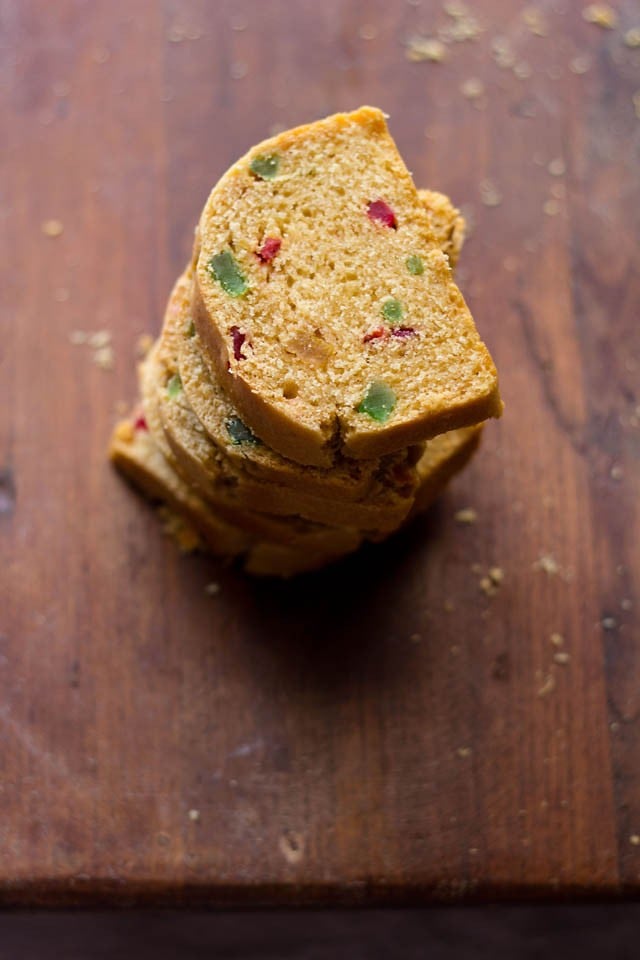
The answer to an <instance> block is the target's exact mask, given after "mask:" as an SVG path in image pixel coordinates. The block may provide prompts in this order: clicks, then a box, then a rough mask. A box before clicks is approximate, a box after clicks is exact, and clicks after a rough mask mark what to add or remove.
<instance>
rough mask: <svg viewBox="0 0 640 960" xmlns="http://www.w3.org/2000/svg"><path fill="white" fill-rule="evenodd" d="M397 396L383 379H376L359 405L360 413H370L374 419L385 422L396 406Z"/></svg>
mask: <svg viewBox="0 0 640 960" xmlns="http://www.w3.org/2000/svg"><path fill="white" fill-rule="evenodd" d="M396 403H397V397H396V395H395V393H394V392H393V390H392V389H391V387H390V386H389V385H388V384H386V383H384V382H383V381H382V380H374V381H373V383H370V384H369V386H368V387H367V392H366V393H365V395H364V397H363V398H362V400H361V401H360V403H359V405H358V408H357V409H358V413H366V414H368V415H369V416H370V417H371V419H372V420H377V421H378V423H385V421H386V420H388V419H389V417H390V416H391V414H392V413H393V411H394V410H395V408H396Z"/></svg>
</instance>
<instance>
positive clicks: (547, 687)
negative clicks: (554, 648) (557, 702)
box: [538, 673, 556, 697]
mask: <svg viewBox="0 0 640 960" xmlns="http://www.w3.org/2000/svg"><path fill="white" fill-rule="evenodd" d="M555 688H556V678H555V676H554V674H553V673H547V674H546V675H545V676H544V678H543V682H542V685H541V686H540V687H539V688H538V696H539V697H548V696H549V694H550V693H553V691H554V690H555Z"/></svg>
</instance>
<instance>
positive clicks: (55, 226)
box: [40, 220, 64, 237]
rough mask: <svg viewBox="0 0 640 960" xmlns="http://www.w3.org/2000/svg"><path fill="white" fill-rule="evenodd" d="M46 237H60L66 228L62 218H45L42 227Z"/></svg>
mask: <svg viewBox="0 0 640 960" xmlns="http://www.w3.org/2000/svg"><path fill="white" fill-rule="evenodd" d="M40 229H41V230H42V232H43V233H44V235H45V237H59V236H60V234H61V233H62V231H63V230H64V224H63V222H62V220H44V221H43V222H42V225H41V227H40Z"/></svg>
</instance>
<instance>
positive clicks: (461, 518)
mask: <svg viewBox="0 0 640 960" xmlns="http://www.w3.org/2000/svg"><path fill="white" fill-rule="evenodd" d="M453 518H454V520H455V521H456V523H459V524H461V525H462V526H470V525H471V524H474V523H475V522H476V520H477V519H478V514H477V513H476V511H475V510H474V509H473V507H463V508H462V510H456V512H455V514H454V516H453Z"/></svg>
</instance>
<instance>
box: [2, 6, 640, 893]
mask: <svg viewBox="0 0 640 960" xmlns="http://www.w3.org/2000/svg"><path fill="white" fill-rule="evenodd" d="M518 6H519V5H516V4H513V3H511V2H509V0H491V2H490V0H484V2H482V3H477V4H473V10H474V14H475V17H476V19H477V25H478V27H479V28H480V30H481V32H479V33H478V35H477V37H476V38H475V39H469V40H466V41H459V42H449V43H446V44H443V45H437V44H436V45H435V46H434V45H433V44H431V45H427V47H426V50H425V47H424V44H422V45H421V44H420V43H416V42H413V43H412V45H410V46H407V45H406V41H407V39H408V38H411V37H412V36H415V35H419V36H421V37H431V38H433V37H435V36H437V34H438V29H440V30H444V33H445V36H446V39H447V40H450V39H451V38H452V37H458V38H459V37H461V36H462V35H464V34H465V33H475V32H476V27H475V26H474V24H473V23H471V22H470V21H469V18H468V17H459V16H458V17H457V18H456V17H454V16H452V15H450V14H447V13H446V12H444V10H443V9H442V8H441V6H440V4H433V3H428V2H426V0H423V2H422V3H419V2H412V3H406V2H400V0H396V2H389V0H375V2H368V3H364V2H362V3H361V2H356V0H342V2H340V0H325V2H324V3H322V4H318V3H315V2H314V3H312V2H307V0H300V2H296V3H295V4H294V3H286V2H284V0H270V2H269V3H261V2H258V0H243V2H242V3H231V2H216V3H204V2H197V0H190V2H180V3H179V2H177V0H173V2H165V3H162V4H159V3H153V2H151V0H140V2H138V3H136V4H134V5H132V4H131V3H129V2H126V0H109V2H100V3H92V4H86V3H82V2H80V0H59V2H58V3H56V4H55V5H53V4H50V3H45V2H44V0H39V2H38V0H0V18H1V29H0V36H1V37H2V40H1V43H2V54H1V56H0V84H1V86H0V93H1V108H0V109H1V114H0V129H2V131H3V134H4V135H3V149H2V151H1V155H0V162H1V163H2V193H1V195H0V212H1V214H2V221H3V230H2V232H1V234H0V243H1V244H2V255H1V257H0V268H1V269H2V274H3V275H2V279H1V281H0V297H1V300H2V340H1V344H2V345H1V347H0V373H1V383H2V396H3V403H2V407H1V410H0V477H1V480H0V555H1V563H2V567H1V570H2V573H1V577H0V890H1V893H0V898H1V899H2V901H3V902H4V903H21V904H24V903H30V904H33V903H42V902H46V903H49V904H61V903H69V902H94V903H95V902H98V903H102V902H114V903H131V902H135V901H140V902H171V903H176V902H185V903H186V902H189V903H198V902H212V903H213V902H231V901H233V902H238V903H242V904H248V903H256V902H269V903H283V902H302V901H305V902H314V903H322V902H401V901H402V902H408V901H428V900H441V899H450V898H456V899H463V900H465V899H481V898H489V897H495V896H505V897H530V896H536V897H539V896H545V897H556V896H557V897H561V896H564V895H566V894H569V893H571V894H578V893H579V894H585V895H594V896H595V895H602V894H605V893H612V892H618V891H621V890H627V891H634V892H637V891H638V888H639V882H638V881H639V877H640V752H639V748H640V734H639V731H638V722H637V721H638V711H639V708H640V645H639V641H640V631H639V625H638V610H639V609H640V557H639V546H638V543H639V541H640V512H639V507H638V503H639V494H640V469H639V457H640V407H639V404H640V396H639V391H638V382H639V371H640V365H639V364H640V326H639V317H638V304H639V301H640V287H639V282H638V276H639V271H638V264H637V250H638V237H639V226H640V224H639V220H640V202H639V201H640V195H639V194H640V189H639V188H640V180H639V178H638V169H639V165H638V163H639V156H638V153H639V151H638V143H639V135H640V120H639V119H638V116H637V114H638V112H640V107H639V106H638V97H639V94H638V93H637V91H638V90H640V50H638V49H634V48H633V47H632V46H630V45H628V43H630V42H632V41H633V35H631V36H630V37H627V43H625V39H624V36H625V31H627V30H629V29H630V28H632V27H637V26H639V25H640V21H639V18H638V8H637V5H636V4H635V3H634V2H633V0H616V2H615V3H614V6H615V8H616V11H617V14H618V22H617V25H616V26H615V28H613V29H607V28H606V27H603V26H599V25H597V24H593V23H589V22H587V21H585V19H583V17H582V16H581V9H582V6H583V5H582V4H577V3H576V4H573V3H567V2H564V3H561V2H560V0H557V2H556V0H554V2H543V0H539V2H538V3H537V5H536V7H535V9H537V11H538V14H539V17H538V18H536V16H535V14H531V13H530V14H529V15H528V22H525V20H523V18H522V16H521V15H520V13H519V10H518V9H517V8H518ZM454 7H455V5H454V4H451V5H450V6H449V9H450V10H454ZM538 34H544V35H538ZM505 38H506V39H505ZM425 53H429V54H430V55H431V56H432V57H436V58H440V57H442V59H441V60H440V59H436V60H435V61H434V60H421V61H412V60H411V59H410V57H409V56H408V54H411V55H413V56H421V55H425ZM497 61H499V63H498V62H497ZM499 64H502V66H500V65H499ZM634 94H635V97H636V101H635V107H634V99H633V98H634ZM363 102H368V103H372V104H375V105H379V106H381V107H382V108H384V109H385V110H387V111H388V112H389V113H390V115H391V119H390V125H391V130H392V132H393V134H394V136H395V138H396V140H397V142H398V145H399V147H400V149H401V151H402V153H403V155H404V157H405V158H406V160H407V163H408V165H409V167H410V169H411V170H412V171H413V173H414V176H415V180H416V182H417V183H418V184H419V185H420V186H429V187H432V188H436V189H441V190H444V191H446V192H448V193H449V194H450V195H451V196H452V197H453V198H454V199H455V201H456V202H457V203H458V204H460V205H462V207H463V209H464V211H465V213H466V215H467V217H468V219H469V221H470V224H471V227H472V230H471V236H470V238H469V240H468V243H467V246H466V248H465V251H464V254H463V258H462V263H461V265H460V269H459V281H460V284H461V286H462V288H463V290H464V291H465V294H466V295H467V297H468V300H469V303H470V305H471V307H472V310H473V312H474V314H475V316H476V319H477V323H478V326H479V328H480V330H481V332H482V334H483V335H484V336H485V338H486V340H487V342H488V344H489V346H490V348H491V350H492V351H493V354H494V356H495V358H496V361H497V364H498V367H499V369H500V373H501V382H502V387H503V395H504V398H505V401H506V404H507V410H506V413H505V416H504V418H503V420H502V421H501V422H499V423H492V424H491V425H490V426H489V427H488V428H487V430H486V438H485V442H484V445H483V449H482V451H481V453H480V455H479V456H478V457H477V459H476V461H475V462H474V464H473V465H472V466H471V468H470V469H469V470H468V471H467V472H466V474H465V475H464V476H462V477H460V478H459V479H458V480H457V481H456V482H455V483H454V484H453V485H452V487H451V489H450V491H449V492H448V493H447V494H446V496H445V497H444V498H443V499H442V501H441V502H440V504H439V505H438V506H437V507H436V508H435V509H433V510H432V511H431V513H430V514H429V516H428V517H426V518H425V519H424V520H423V521H421V522H419V523H416V524H415V525H414V526H413V527H412V528H411V530H409V531H408V532H407V533H405V534H403V535H401V536H398V537H396V538H395V539H394V540H393V541H392V542H390V543H388V544H387V545H385V546H381V547H377V548H375V549H373V548H371V549H368V550H366V551H363V552H362V554H361V555H359V556H357V557H355V558H353V559H351V560H349V561H348V562H346V563H343V564H342V565H340V566H337V567H336V568H335V569H332V570H328V571H326V572H325V573H322V574H320V575H317V576H313V577H308V578H305V579H300V580H295V581H293V582H289V583H273V582H264V581H263V582H259V581H255V580H250V579H246V578H245V577H244V576H242V575H240V574H239V573H238V572H237V571H236V570H235V569H234V568H233V567H225V566H224V565H222V564H220V563H217V562H215V561H212V560H209V559H206V558H203V557H199V556H181V555H179V554H178V552H177V550H176V548H175V546H174V544H173V543H172V542H171V541H170V540H169V539H167V538H166V537H164V536H163V535H162V533H161V530H160V526H159V524H158V522H157V519H156V517H155V515H154V513H153V511H152V510H151V509H150V508H148V507H147V506H146V505H145V504H144V503H143V502H142V501H141V500H139V499H138V498H137V497H136V496H135V495H134V494H133V493H132V492H131V491H130V490H129V489H128V488H127V487H126V486H125V485H124V484H123V483H122V482H121V480H120V479H119V478H118V477H116V476H115V475H114V474H113V473H112V471H111V470H110V468H109V466H108V465H107V463H106V460H105V448H106V444H107V440H108V436H109V432H110V429H111V425H112V423H113V422H114V419H115V418H116V415H117V410H118V409H119V408H120V407H121V405H122V404H123V403H124V404H126V403H128V402H129V401H130V400H131V399H132V398H133V396H134V394H135V389H136V387H135V362H136V346H137V343H138V340H139V337H140V335H141V334H143V333H145V332H151V333H156V332H157V331H158V328H159V324H160V318H161V314H162V310H163V306H164V302H165V299H166V297H167V295H168V292H169V289H170V287H171V284H172V282H173V279H174V278H175V276H176V275H177V274H178V272H179V270H180V269H181V267H182V265H183V264H184V263H185V261H186V259H187V256H188V254H189V251H190V246H191V240H192V231H193V227H194V224H195V222H196V218H197V216H198V213H199V210H200V208H201V206H202V204H203V202H204V200H205V198H206V195H207V193H208V191H209V189H210V188H211V186H212V185H213V183H214V182H215V181H216V179H217V178H218V176H219V175H220V174H221V173H222V172H223V171H224V169H225V168H226V167H227V166H228V165H229V164H230V163H231V162H232V161H233V160H234V159H235V158H236V157H237V156H239V155H240V154H241V153H243V152H244V151H245V150H246V149H247V148H248V147H249V146H250V145H251V144H252V143H254V142H256V141H257V140H259V139H261V138H263V137H264V136H266V135H268V134H269V133H270V131H272V130H275V129H280V128H283V127H288V126H291V125H294V124H296V123H299V122H304V121H308V120H310V119H312V118H316V117H320V116H322V115H325V114H328V113H330V112H333V111H335V110H343V109H350V108H353V107H356V106H357V105H359V104H361V103H363ZM78 331H81V332H83V333H87V332H89V333H96V332H99V331H106V333H105V334H103V335H102V336H98V337H97V339H94V340H93V341H92V343H93V346H91V345H90V344H88V343H78V342H77V341H79V340H82V336H81V334H80V333H78ZM105 348H106V349H105ZM112 354H113V357H112ZM111 359H113V365H112V369H103V367H105V366H106V367H109V366H110V361H111ZM101 365H102V366H101ZM463 509H464V510H466V509H472V510H473V511H475V522H474V523H472V524H463V523H461V522H459V520H457V519H456V514H457V512H458V511H460V510H463ZM490 568H499V570H500V571H501V573H496V572H495V571H494V579H495V580H498V579H499V578H500V576H502V580H501V582H500V583H499V585H498V586H497V588H496V589H495V590H491V591H489V593H490V594H491V595H489V593H488V592H486V591H485V590H483V588H482V587H481V581H482V580H483V577H486V575H487V571H488V570H489V569H490ZM210 584H216V585H217V586H216V587H210V588H209V589H207V585H210ZM485 586H486V583H485ZM215 590H218V592H214V591H215ZM556 635H557V636H556Z"/></svg>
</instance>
